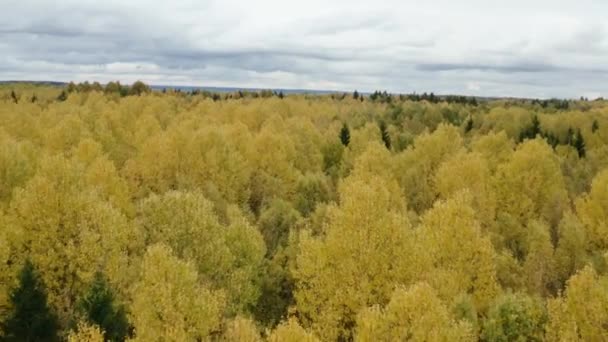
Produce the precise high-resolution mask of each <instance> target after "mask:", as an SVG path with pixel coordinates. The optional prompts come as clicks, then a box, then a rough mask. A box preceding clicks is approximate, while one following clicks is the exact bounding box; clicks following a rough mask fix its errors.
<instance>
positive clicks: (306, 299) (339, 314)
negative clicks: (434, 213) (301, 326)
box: [294, 177, 415, 340]
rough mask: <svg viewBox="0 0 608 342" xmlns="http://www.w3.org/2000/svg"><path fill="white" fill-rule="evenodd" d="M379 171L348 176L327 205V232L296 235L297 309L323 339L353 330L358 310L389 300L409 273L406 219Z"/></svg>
mask: <svg viewBox="0 0 608 342" xmlns="http://www.w3.org/2000/svg"><path fill="white" fill-rule="evenodd" d="M384 183H385V181H384V180H383V179H381V178H378V177H371V178H357V177H350V178H349V179H347V180H345V181H344V182H343V183H342V184H341V186H340V205H339V206H338V207H333V208H331V209H330V210H329V213H328V215H329V223H328V226H327V227H326V230H325V236H324V237H319V238H313V237H311V236H310V235H309V234H306V233H304V234H303V235H302V236H301V237H300V244H299V246H298V249H299V254H298V256H297V260H296V267H295V270H294V276H295V279H296V290H295V298H296V302H297V310H298V313H299V314H300V317H302V318H303V322H304V323H305V324H306V325H307V326H311V327H312V328H313V330H314V331H315V332H316V333H317V334H318V335H319V336H320V337H321V338H323V339H326V340H335V339H337V338H338V337H342V338H345V337H348V336H351V334H352V331H351V327H352V326H353V324H354V320H355V315H356V313H357V312H358V311H359V310H360V309H361V308H364V307H367V306H370V305H373V304H378V303H381V304H385V303H386V302H388V299H389V298H390V295H391V293H392V291H393V288H394V286H395V285H396V284H398V283H406V282H407V281H409V280H410V279H411V278H412V277H413V274H412V273H413V272H415V270H414V269H412V268H413V267H414V266H412V265H411V263H412V260H411V258H410V255H411V251H412V240H411V235H412V234H411V231H410V225H409V223H408V221H407V219H406V218H405V216H404V215H403V213H402V211H401V210H398V209H397V208H400V209H402V208H403V206H402V205H400V204H398V203H393V202H392V200H394V198H393V197H392V196H391V194H390V192H389V190H387V188H386V187H385V186H384Z"/></svg>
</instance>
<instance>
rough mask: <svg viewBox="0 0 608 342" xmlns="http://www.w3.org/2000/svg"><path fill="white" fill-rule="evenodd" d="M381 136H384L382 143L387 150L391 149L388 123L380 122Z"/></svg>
mask: <svg viewBox="0 0 608 342" xmlns="http://www.w3.org/2000/svg"><path fill="white" fill-rule="evenodd" d="M380 134H381V135H382V141H383V142H384V146H386V148H387V149H389V150H390V149H391V136H390V134H389V133H388V130H387V128H386V123H385V122H384V121H381V122H380Z"/></svg>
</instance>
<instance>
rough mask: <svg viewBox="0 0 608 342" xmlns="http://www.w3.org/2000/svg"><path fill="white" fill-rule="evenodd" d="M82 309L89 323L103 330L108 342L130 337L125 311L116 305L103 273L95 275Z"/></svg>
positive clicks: (83, 300) (82, 301) (81, 305)
mask: <svg viewBox="0 0 608 342" xmlns="http://www.w3.org/2000/svg"><path fill="white" fill-rule="evenodd" d="M80 307H81V310H82V311H83V313H84V315H85V318H86V319H87V320H88V321H89V323H93V324H95V325H97V326H99V327H100V328H101V329H102V330H103V333H104V338H105V340H106V341H124V340H125V338H126V337H127V336H128V335H129V322H128V321H127V316H126V314H125V311H124V309H123V308H122V307H121V306H116V304H115V303H114V295H113V294H112V290H111V289H110V288H109V286H108V282H107V281H106V279H105V277H104V275H103V274H102V273H101V272H97V273H96V274H95V279H94V280H93V284H92V285H91V287H90V289H89V292H88V293H87V295H86V296H85V297H84V298H83V299H82V300H81V302H80Z"/></svg>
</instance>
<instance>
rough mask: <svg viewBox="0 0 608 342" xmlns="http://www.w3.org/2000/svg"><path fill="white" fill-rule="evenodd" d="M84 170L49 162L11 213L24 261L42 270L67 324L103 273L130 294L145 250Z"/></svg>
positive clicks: (62, 160)
mask: <svg viewBox="0 0 608 342" xmlns="http://www.w3.org/2000/svg"><path fill="white" fill-rule="evenodd" d="M84 172H85V171H84V167H83V165H82V164H80V163H78V162H76V161H73V160H66V159H65V158H63V157H50V158H45V159H43V160H42V161H41V166H40V170H39V171H38V173H37V174H36V176H34V177H33V178H32V179H31V180H30V181H29V182H28V183H27V184H26V185H25V187H24V188H23V189H19V190H18V191H17V192H16V194H15V198H14V200H13V202H12V204H11V210H10V216H11V217H12V219H11V220H13V222H14V223H15V226H14V230H15V233H14V234H13V236H14V240H13V241H12V244H13V246H14V248H15V253H16V255H17V256H18V259H17V260H18V263H19V262H20V261H23V260H25V258H26V257H29V258H30V260H31V261H32V262H33V263H34V264H35V265H36V266H37V267H38V269H39V270H40V273H41V277H42V279H43V281H44V283H45V284H46V286H47V292H48V297H49V302H50V303H51V304H52V305H53V306H54V307H55V309H56V310H57V311H58V313H59V316H60V318H61V319H62V320H63V322H64V323H65V322H67V320H69V319H70V318H71V315H72V312H73V309H74V304H75V303H76V300H77V298H78V296H79V295H81V294H82V291H83V290H84V289H85V288H86V286H85V285H86V284H88V283H89V282H90V281H92V279H93V276H94V274H95V272H97V271H103V272H104V273H105V274H107V275H108V277H109V280H110V283H111V284H112V285H113V286H114V287H116V289H117V290H118V294H119V295H120V296H124V295H126V293H127V292H128V288H129V284H130V283H131V281H132V277H133V276H134V273H133V272H134V269H133V265H134V263H135V262H136V261H137V257H136V256H137V252H138V250H139V248H140V246H141V245H140V244H139V241H140V238H139V234H138V233H137V230H136V229H135V228H134V227H133V226H132V225H131V224H130V222H129V221H128V220H127V218H126V217H125V216H124V215H123V214H122V213H121V212H120V211H119V210H117V209H115V208H114V207H113V206H112V205H111V204H110V203H108V202H106V201H104V200H103V199H102V198H100V197H99V196H98V193H97V191H96V190H95V188H92V187H90V186H88V185H87V184H86V182H85V181H84V179H83V173H84Z"/></svg>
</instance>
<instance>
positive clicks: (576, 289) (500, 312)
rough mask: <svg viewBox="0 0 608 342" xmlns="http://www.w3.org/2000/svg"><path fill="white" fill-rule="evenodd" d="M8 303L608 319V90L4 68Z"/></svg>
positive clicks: (324, 334)
mask: <svg viewBox="0 0 608 342" xmlns="http://www.w3.org/2000/svg"><path fill="white" fill-rule="evenodd" d="M0 322H1V323H0V326H1V329H0V336H1V337H0V339H3V340H6V341H58V340H60V341H62V340H67V341H104V340H106V341H123V340H137V341H208V340H211V341H215V340H220V341H337V340H340V341H349V340H355V341H395V340H412V341H477V340H481V341H544V340H546V341H578V340H585V341H607V340H608V102H606V101H603V100H601V99H600V100H595V101H589V100H586V99H581V100H576V101H573V100H569V101H565V100H517V99H510V100H492V101H490V100H484V99H474V98H467V97H459V96H436V95H434V94H410V95H391V94H388V93H386V92H375V93H373V94H360V93H358V92H355V93H352V94H333V95H323V96H321V95H303V94H302V95H284V94H283V93H282V92H278V93H277V92H273V91H261V92H235V93H229V94H228V93H224V94H214V93H209V92H204V91H192V92H184V91H175V90H171V89H166V90H161V91H154V92H152V91H150V89H149V87H148V86H146V85H145V84H143V83H141V82H138V83H136V84H133V85H132V86H129V87H126V86H123V85H120V84H119V83H110V84H108V85H105V86H102V85H99V84H96V83H94V84H89V83H85V84H78V85H76V84H70V85H69V86H67V87H63V88H62V87H53V86H36V85H28V84H8V85H3V86H1V87H0Z"/></svg>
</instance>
